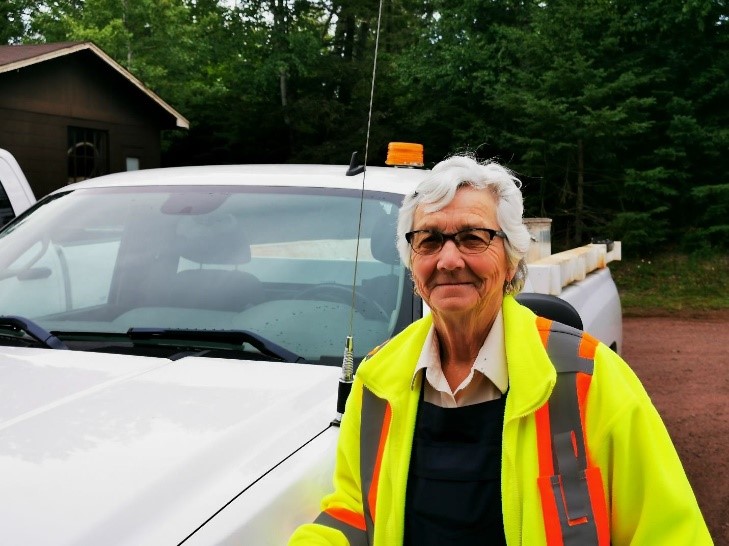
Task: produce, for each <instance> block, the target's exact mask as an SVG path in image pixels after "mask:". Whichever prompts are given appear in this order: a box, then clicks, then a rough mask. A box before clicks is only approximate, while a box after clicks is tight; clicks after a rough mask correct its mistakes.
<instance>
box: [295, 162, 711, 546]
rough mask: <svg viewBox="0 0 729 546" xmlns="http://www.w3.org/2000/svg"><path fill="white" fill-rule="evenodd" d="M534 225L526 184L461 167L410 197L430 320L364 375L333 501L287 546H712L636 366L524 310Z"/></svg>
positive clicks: (444, 168)
mask: <svg viewBox="0 0 729 546" xmlns="http://www.w3.org/2000/svg"><path fill="white" fill-rule="evenodd" d="M522 214H523V205H522V196H521V191H520V182H519V180H518V179H516V178H515V177H514V175H513V174H512V173H511V172H510V171H508V170H507V169H505V168H504V167H502V166H500V165H498V164H496V163H493V162H488V163H483V164H481V163H478V162H476V161H475V160H473V159H472V158H470V157H465V156H456V157H452V158H450V159H448V160H446V161H443V162H441V163H439V164H438V165H436V167H435V168H434V169H433V170H432V172H431V173H430V175H429V176H428V177H427V178H426V179H425V180H424V181H423V182H422V183H421V184H420V186H419V187H418V188H417V191H416V192H415V193H413V194H412V195H409V196H407V197H406V198H405V200H404V202H403V205H402V208H401V210H400V216H399V221H398V236H397V237H398V240H397V242H398V249H399V252H400V256H401V258H402V260H403V263H405V264H408V265H409V267H410V269H411V271H412V277H413V281H414V285H415V290H416V292H417V293H418V294H419V295H420V296H421V297H422V298H423V300H424V301H425V302H426V303H427V304H428V307H429V308H430V310H431V313H430V314H429V315H428V316H426V317H425V318H423V319H421V320H419V321H418V322H416V323H414V324H412V325H411V326H410V327H409V328H407V329H406V330H404V331H403V332H402V333H400V334H399V335H398V336H396V337H395V338H393V339H391V340H390V341H388V342H387V343H386V344H384V345H383V346H381V347H380V348H378V349H377V350H376V351H373V352H372V353H371V354H370V355H369V357H368V358H367V359H366V361H365V362H364V363H362V364H361V365H360V367H359V369H358V371H357V375H356V378H355V383H354V386H353V389H352V394H351V396H350V398H349V400H348V403H347V409H346V412H345V414H344V418H343V421H342V428H341V436H340V440H339V447H338V453H337V466H336V471H335V476H334V486H335V491H334V492H333V493H332V494H331V495H329V496H327V497H326V498H325V499H324V501H323V502H322V509H323V511H322V513H321V514H320V515H319V517H318V518H317V519H316V521H315V522H314V523H312V524H307V525H304V526H302V527H301V528H299V529H298V530H297V532H296V533H295V534H294V536H293V537H292V539H291V542H290V544H292V545H297V546H298V545H307V546H308V545H317V544H321V545H352V546H354V545H366V544H370V545H372V544H374V545H375V546H399V545H401V544H405V545H413V546H428V545H433V546H435V545H438V546H443V545H459V546H461V545H463V546H470V545H476V544H494V545H498V544H509V545H521V544H523V545H528V546H534V545H542V544H549V545H552V544H564V545H570V544H574V545H580V546H585V545H590V544H596V545H597V544H601V545H602V544H604V545H606V546H607V545H608V544H612V545H627V544H631V545H636V544H645V545H647V544H650V545H655V544H672V545H679V544H680V545H687V546H688V545H697V544H711V538H710V537H709V535H708V531H707V529H706V525H705V523H704V521H703V518H702V516H701V513H700V511H699V508H698V505H697V503H696V500H695V497H694V495H693V492H692V490H691V487H690V485H689V483H688V480H687V479H686V476H685V473H684V471H683V468H682V466H681V463H680V461H679V459H678V456H677V455H676V452H675V450H674V448H673V445H672V443H671V441H670V439H669V437H668V434H667V432H666V429H665V427H664V425H663V423H662V422H661V419H660V417H659V416H658V414H657V413H656V411H655V409H654V407H653V406H652V404H651V402H650V400H649V399H648V396H647V395H646V393H645V391H644V389H643V388H642V386H641V384H640V383H639V381H638V379H637V378H636V376H635V375H634V374H633V373H632V372H631V371H630V369H629V368H628V366H627V365H626V364H625V363H624V362H623V361H622V360H621V359H620V357H619V356H617V355H616V354H615V353H613V352H612V351H611V350H610V349H609V348H608V347H606V346H605V345H604V344H601V343H599V342H597V341H596V340H594V339H593V338H591V337H590V336H589V335H587V334H583V333H582V332H579V331H577V330H569V329H567V328H566V327H562V326H560V325H557V324H556V323H552V322H551V321H548V320H545V319H542V318H541V317H536V316H535V315H534V314H533V313H532V312H531V311H529V310H528V309H526V308H525V307H523V306H521V305H520V304H519V303H517V301H516V300H515V299H514V298H513V295H514V294H515V293H517V292H518V291H519V290H520V289H521V287H522V286H523V284H524V279H525V274H526V267H525V265H524V255H525V253H526V251H527V248H528V246H529V234H528V232H527V230H526V228H525V226H524V225H523V222H522ZM554 332H557V333H554ZM560 332H561V333H560ZM560 336H561V337H560ZM565 336H567V337H568V338H569V340H572V341H568V342H567V343H573V345H574V347H578V348H579V349H575V352H577V351H578V350H579V354H577V353H576V354H575V356H574V357H571V358H568V359H567V360H569V363H568V365H567V366H566V367H567V368H570V366H572V365H573V363H574V362H576V363H577V364H576V365H577V366H578V367H579V372H580V373H573V374H572V375H571V377H573V378H575V377H577V376H579V377H578V378H577V379H576V380H575V384H576V385H577V394H576V395H575V387H572V393H573V396H572V397H571V399H574V400H578V401H579V407H578V406H577V402H575V406H574V409H570V407H571V406H570V404H569V403H566V402H564V400H566V399H568V398H570V396H569V391H570V388H569V387H568V388H566V389H564V388H562V389H561V390H562V391H565V392H567V393H568V396H567V397H566V398H565V397H564V396H561V398H560V401H559V402H557V401H556V400H555V399H554V398H551V396H555V395H554V394H553V391H556V390H557V389H556V388H555V384H556V383H557V379H558V373H557V369H560V371H561V370H562V368H564V367H565V365H564V362H562V360H563V358H562V357H559V358H556V357H555V356H554V355H561V354H562V353H564V351H563V350H561V349H560V350H556V349H554V347H552V348H550V346H549V344H551V343H553V342H552V341H550V340H551V339H552V338H555V339H561V338H562V337H565ZM570 336H571V337H570ZM574 340H577V341H574ZM555 343H556V341H555ZM550 357H551V358H550ZM555 359H557V360H559V362H557V361H553V360H555ZM560 381H561V380H560ZM561 384H562V383H560V385H561ZM548 401H551V403H550V404H548V403H547V402H548ZM550 406H559V407H561V408H565V407H566V408H567V409H566V410H564V409H563V411H562V415H561V416H560V417H555V415H554V414H555V413H557V414H559V409H555V410H551V409H550ZM565 416H566V420H567V421H568V422H569V423H571V428H570V427H567V429H566V430H567V433H562V429H561V428H559V427H560V426H561V424H560V423H561V421H560V419H562V420H564V418H565ZM575 423H576V425H575ZM550 426H551V430H550ZM565 446H566V449H565ZM580 460H582V461H583V462H584V468H580V467H576V468H577V469H576V470H575V469H573V466H575V465H577V464H578V463H579V461H580ZM573 477H575V479H572V478H573Z"/></svg>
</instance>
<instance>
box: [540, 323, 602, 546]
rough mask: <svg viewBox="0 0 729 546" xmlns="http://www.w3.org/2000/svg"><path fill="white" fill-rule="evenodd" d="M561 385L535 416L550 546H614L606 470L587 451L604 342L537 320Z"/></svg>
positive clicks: (577, 331) (546, 525)
mask: <svg viewBox="0 0 729 546" xmlns="http://www.w3.org/2000/svg"><path fill="white" fill-rule="evenodd" d="M536 326H537V328H538V330H539V335H540V338H541V340H542V343H543V344H544V347H545V349H546V350H547V353H548V355H549V358H550V359H551V361H552V364H553V365H554V366H555V368H556V369H557V383H556V385H555V388H554V390H553V392H552V394H551V395H550V400H549V401H548V402H546V403H545V404H544V405H543V406H542V407H541V408H539V409H538V410H537V411H536V413H535V426H536V434H537V451H538V459H539V477H538V478H537V485H538V488H539V493H540V498H541V501H542V513H543V514H542V515H543V517H544V530H545V537H546V539H547V544H548V546H608V545H609V544H610V521H609V519H610V518H609V516H608V511H607V503H606V500H605V492H604V487H603V483H602V476H601V472H600V469H599V468H598V467H596V466H595V464H594V461H592V458H591V456H590V453H589V452H588V450H587V440H586V438H585V434H586V433H585V431H586V426H585V422H586V418H585V414H586V407H587V397H588V394H589V389H590V384H591V381H592V371H593V368H594V357H595V350H596V348H597V345H598V343H599V342H598V341H597V340H596V339H595V338H594V337H592V336H590V335H588V334H585V333H584V332H581V331H579V330H575V329H574V328H571V327H568V326H565V325H563V324H560V323H557V322H552V321H549V320H546V319H542V318H537V322H536Z"/></svg>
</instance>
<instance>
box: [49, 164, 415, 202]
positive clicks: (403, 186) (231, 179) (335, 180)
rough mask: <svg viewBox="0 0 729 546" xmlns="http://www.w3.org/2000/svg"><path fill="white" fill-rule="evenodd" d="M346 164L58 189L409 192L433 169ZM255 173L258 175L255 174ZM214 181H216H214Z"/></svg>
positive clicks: (154, 173)
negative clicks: (353, 169) (350, 172)
mask: <svg viewBox="0 0 729 546" xmlns="http://www.w3.org/2000/svg"><path fill="white" fill-rule="evenodd" d="M347 169H348V167H347V166H346V165H309V164H288V165H268V164H251V165H219V166H204V167H170V168H162V169H145V170H140V171H134V172H124V173H116V174H110V175H106V176H102V177H99V178H92V179H89V180H85V181H83V182H78V183H76V184H71V185H69V186H66V187H64V188H61V189H59V190H56V192H54V193H57V192H61V191H67V190H69V189H80V188H100V187H126V186H149V185H169V186H178V185H183V186H184V185H191V186H192V185H195V186H199V185H200V184H201V183H203V184H204V183H206V182H208V181H210V183H211V184H215V185H216V186H221V185H231V186H240V185H265V186H294V187H321V188H354V189H359V188H362V186H363V181H364V187H365V189H367V190H370V191H382V192H388V193H396V194H401V195H405V194H406V193H408V192H410V191H413V190H414V189H415V186H417V184H418V183H419V182H420V181H421V180H422V179H423V178H424V177H425V176H426V174H427V173H428V172H429V171H427V170H423V169H411V168H401V167H367V168H366V171H365V172H364V173H360V174H357V175H354V176H347V174H346V173H347ZM251 175H255V176H254V177H252V176H251ZM213 181H214V182H213Z"/></svg>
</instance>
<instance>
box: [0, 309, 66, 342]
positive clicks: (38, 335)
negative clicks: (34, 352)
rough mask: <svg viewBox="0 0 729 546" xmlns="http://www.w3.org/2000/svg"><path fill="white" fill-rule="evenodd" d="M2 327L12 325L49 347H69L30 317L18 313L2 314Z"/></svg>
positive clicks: (15, 329) (0, 324) (0, 325)
mask: <svg viewBox="0 0 729 546" xmlns="http://www.w3.org/2000/svg"><path fill="white" fill-rule="evenodd" d="M2 327H10V328H11V329H12V330H14V331H16V332H17V331H19V332H22V333H23V334H25V335H27V336H28V337H31V338H33V339H34V340H35V341H37V342H38V343H40V344H41V345H42V346H43V347H46V348H48V349H68V346H67V345H66V344H65V343H64V342H63V341H61V340H60V339H58V338H57V337H56V336H54V335H53V334H52V333H50V332H49V331H48V330H46V329H45V328H43V326H41V325H40V324H38V323H36V322H33V321H32V320H30V319H29V318H25V317H21V316H18V315H3V316H0V328H2Z"/></svg>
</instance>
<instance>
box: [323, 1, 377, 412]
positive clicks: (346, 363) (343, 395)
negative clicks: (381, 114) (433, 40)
mask: <svg viewBox="0 0 729 546" xmlns="http://www.w3.org/2000/svg"><path fill="white" fill-rule="evenodd" d="M382 4H383V0H380V4H379V8H378V12H377V32H376V33H375V58H374V61H373V63H372V82H371V86H370V105H369V112H368V114H367V136H366V138H365V154H364V167H363V171H364V172H363V173H362V189H361V192H360V199H359V218H358V220H357V245H356V247H355V255H354V275H353V278H352V303H351V305H350V307H349V333H348V335H347V339H346V340H345V342H344V358H343V359H342V374H341V376H340V378H339V392H338V396H337V419H336V420H335V421H334V423H336V424H338V423H340V422H341V420H342V415H343V414H344V406H345V404H346V402H347V398H348V396H349V393H350V391H351V390H352V382H353V381H354V310H355V305H356V301H357V298H356V290H357V266H358V264H359V242H360V235H361V231H362V211H363V206H364V191H365V180H366V178H367V159H368V157H369V149H370V127H371V126H372V108H373V104H374V98H375V77H376V75H377V52H378V50H379V47H380V24H381V22H382Z"/></svg>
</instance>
